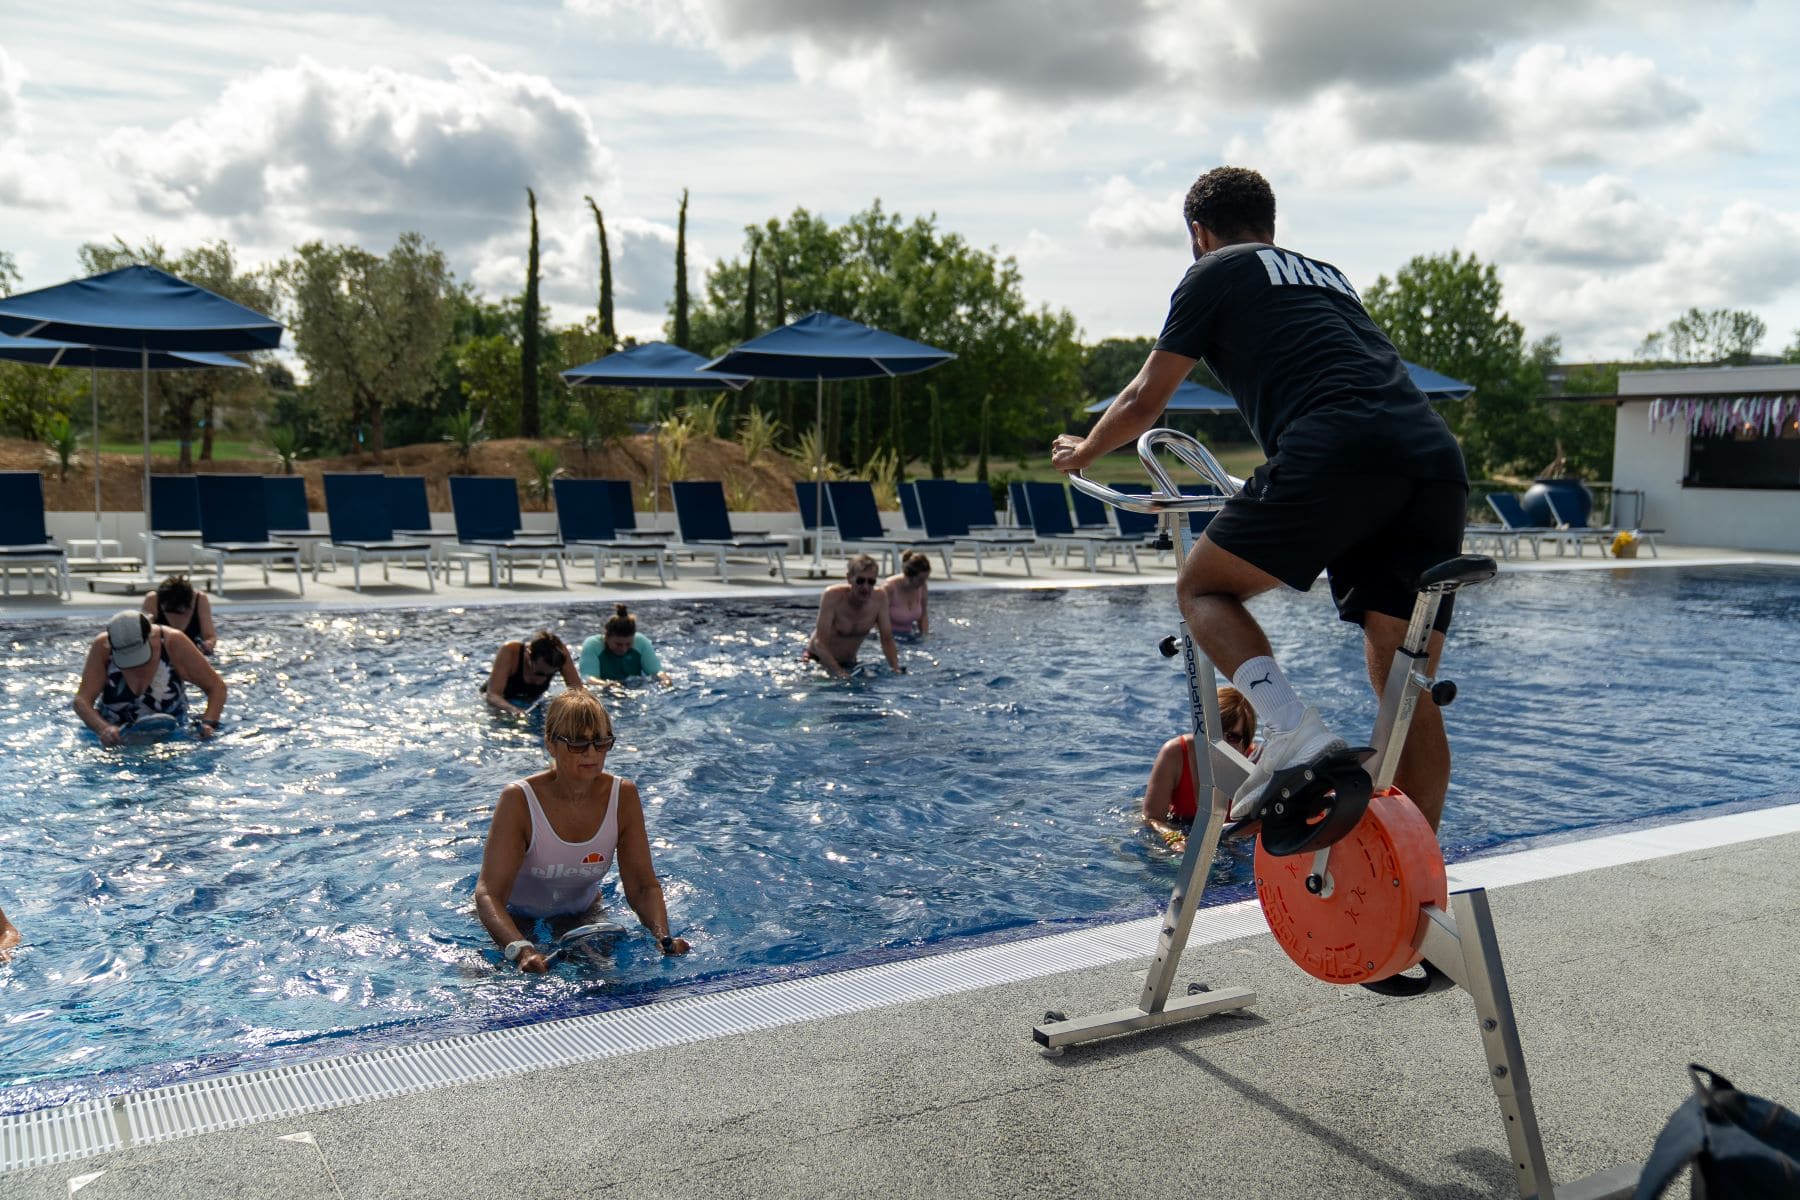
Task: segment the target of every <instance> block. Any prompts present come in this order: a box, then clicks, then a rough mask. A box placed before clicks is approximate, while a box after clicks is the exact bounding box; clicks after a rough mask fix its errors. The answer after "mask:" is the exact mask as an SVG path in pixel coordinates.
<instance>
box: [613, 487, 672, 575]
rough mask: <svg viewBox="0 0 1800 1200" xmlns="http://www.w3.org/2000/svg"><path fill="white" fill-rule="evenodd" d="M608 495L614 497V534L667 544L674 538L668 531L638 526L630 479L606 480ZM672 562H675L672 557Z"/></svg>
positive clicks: (635, 503)
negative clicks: (649, 539)
mask: <svg viewBox="0 0 1800 1200" xmlns="http://www.w3.org/2000/svg"><path fill="white" fill-rule="evenodd" d="M601 482H603V483H605V484H606V487H607V493H608V494H609V495H610V496H611V497H612V515H613V533H614V535H615V536H617V537H622V538H651V539H654V540H656V541H662V542H667V541H668V540H669V539H670V537H671V536H673V535H672V534H671V533H670V531H669V530H667V529H657V528H653V527H651V526H644V525H639V524H638V519H637V502H636V501H635V500H633V499H632V496H631V481H630V480H629V479H606V480H602V481H601ZM670 561H674V560H673V558H672V557H671V559H670Z"/></svg>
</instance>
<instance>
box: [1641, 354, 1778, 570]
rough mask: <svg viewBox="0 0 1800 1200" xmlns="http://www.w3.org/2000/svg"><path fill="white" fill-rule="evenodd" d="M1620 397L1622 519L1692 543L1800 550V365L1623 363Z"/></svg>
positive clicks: (1757, 548) (1693, 544) (1749, 548)
mask: <svg viewBox="0 0 1800 1200" xmlns="http://www.w3.org/2000/svg"><path fill="white" fill-rule="evenodd" d="M1618 404H1619V408H1618V414H1617V416H1616V417H1615V432H1616V435H1617V436H1616V440H1615V442H1614V445H1613V486H1614V487H1615V488H1617V489H1620V491H1621V492H1623V493H1626V494H1623V495H1620V496H1619V497H1618V507H1617V508H1615V511H1614V520H1615V522H1616V523H1620V524H1624V523H1626V522H1628V521H1631V522H1632V523H1635V524H1638V525H1640V526H1643V527H1646V528H1655V529H1663V530H1666V531H1667V532H1666V533H1665V534H1664V535H1663V540H1665V541H1669V542H1676V543H1680V544H1684V545H1690V546H1729V547H1734V548H1739V549H1745V550H1787V551H1800V366H1779V367H1689V368H1681V369H1674V370H1654V371H1623V372H1620V374H1619V399H1618ZM1631 491H1637V492H1641V493H1642V495H1643V502H1642V505H1641V506H1640V508H1639V510H1638V512H1637V513H1636V514H1634V513H1633V512H1632V511H1631V506H1630V497H1629V492H1631ZM1634 516H1635V521H1634V520H1633V518H1634Z"/></svg>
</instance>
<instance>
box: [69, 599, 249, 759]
mask: <svg viewBox="0 0 1800 1200" xmlns="http://www.w3.org/2000/svg"><path fill="white" fill-rule="evenodd" d="M183 680H185V681H187V682H188V683H191V684H193V685H194V686H195V687H197V688H199V689H200V690H201V691H202V692H205V693H206V712H205V713H204V714H203V715H202V716H201V718H200V720H199V721H197V722H196V723H195V728H194V733H195V735H196V736H198V737H200V738H209V737H211V736H212V735H213V733H214V732H215V731H216V730H217V729H218V728H219V714H220V713H221V712H223V711H224V708H225V681H224V680H223V679H221V678H219V673H218V672H217V671H215V670H213V668H212V664H211V663H209V662H207V661H206V656H205V655H203V654H201V653H200V651H199V649H198V648H197V647H195V645H194V643H193V642H192V641H190V640H189V639H188V636H187V635H186V634H185V633H182V632H181V631H180V630H177V629H170V628H169V627H168V626H166V625H153V624H151V623H150V618H149V617H147V616H145V615H144V614H143V613H141V612H138V611H136V610H135V609H126V610H125V611H124V612H121V613H117V614H115V615H114V616H113V619H112V620H110V621H108V622H107V623H106V632H105V633H103V634H101V635H100V636H99V637H97V638H95V639H94V644H93V645H91V646H89V647H88V656H87V665H86V666H84V667H82V669H81V686H80V688H79V689H77V691H76V693H75V712H76V715H78V716H79V717H80V718H81V719H82V720H83V721H85V722H86V723H87V727H88V728H89V729H92V730H93V731H94V732H95V733H96V734H98V735H99V737H100V741H101V743H102V744H103V745H107V746H116V745H118V744H119V741H120V735H121V734H122V732H123V730H124V727H125V726H128V725H130V724H131V723H132V722H133V721H135V720H137V719H138V718H139V717H143V716H147V715H148V714H150V713H164V714H167V715H169V716H172V717H176V718H181V717H185V716H186V715H187V689H186V688H185V687H183V686H182V681H183Z"/></svg>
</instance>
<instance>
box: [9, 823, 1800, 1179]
mask: <svg viewBox="0 0 1800 1200" xmlns="http://www.w3.org/2000/svg"><path fill="white" fill-rule="evenodd" d="M1794 832H1800V804H1797V805H1788V806H1784V807H1781V808H1773V809H1762V810H1757V811H1751V812H1743V813H1735V814H1731V815H1727V816H1722V817H1712V818H1705V819H1702V820H1698V821H1690V822H1686V823H1683V824H1680V825H1667V826H1659V827H1654V828H1649V829H1643V830H1638V831H1635V832H1631V833H1624V834H1618V835H1613V836H1609V837H1602V838H1594V839H1591V840H1589V841H1586V842H1578V843H1569V844H1563V845H1553V846H1546V847H1542V848H1538V849H1532V850H1526V851H1523V852H1520V853H1517V854H1510V855H1500V856H1496V857H1493V858H1487V859H1477V860H1473V861H1469V862H1464V863H1459V864H1457V865H1456V866H1454V867H1453V868H1452V870H1451V875H1452V886H1453V888H1463V887H1471V886H1485V887H1502V886H1505V885H1507V884H1511V883H1524V882H1528V881H1531V880H1535V879H1548V878H1554V877H1556V876H1558V875H1565V874H1569V873H1571V872H1574V871H1585V870H1592V869H1594V868H1596V867H1605V866H1615V865H1619V864H1623V863H1628V862H1637V861H1641V860H1644V859H1651V858H1660V857H1663V856H1665V855H1671V854H1681V853H1687V852H1690V851H1694V850H1700V849H1706V848H1709V847H1716V846H1723V845H1728V844H1731V843H1733V842H1741V841H1749V840H1752V839H1755V838H1761V837H1770V836H1775V835H1778V834H1784V833H1794ZM1160 921H1161V918H1160V917H1148V918H1144V919H1141V920H1136V921H1126V922H1123V923H1120V924H1116V925H1105V926H1097V927H1093V928H1088V929H1080V930H1074V931H1071V932H1068V933H1058V934H1050V935H1047V936H1045V937H1036V938H1026V939H1023V940H1020V941H1016V942H1008V943H1003V944H999V945H992V946H982V947H978V948H975V949H970V950H958V951H953V952H951V953H948V954H939V955H933V956H930V957H927V958H915V959H908V960H904V961H899V962H892V963H884V964H881V965H879V966H873V967H862V968H858V969H855V970H850V971H842V972H838V973H835V974H828V975H814V976H810V977H807V978H804V979H792V980H783V981H781V982H779V983H769V984H760V985H758V986H755V987H749V988H743V989H740V990H737V991H732V992H720V993H714V994H711V995H703V996H688V997H683V998H681V999H677V1000H670V1001H666V1002H662V1003H654V1004H647V1005H644V1006H642V1007H638V1008H628V1009H619V1010H615V1011H613V1012H605V1013H594V1014H590V1015H588V1016H581V1017H572V1018H569V1019H566V1020H561V1021H547V1022H543V1023H541V1024H537V1025H526V1026H519V1027H515V1028H510V1029H498V1030H493V1031H491V1032H487V1033H479V1034H471V1035H466V1036H462V1037H454V1038H446V1039H444V1040H442V1041H437V1042H428V1043H424V1044H421V1045H413V1046H396V1047H393V1048H391V1049H383V1050H375V1051H370V1052H368V1053H363V1054H354V1055H345V1056H343V1057H339V1058H330V1059H322V1060H319V1061H315V1062H309V1063H298V1064H293V1065H289V1066H282V1067H273V1068H269V1069H266V1070H261V1071H250V1072H246V1073H244V1074H241V1075H225V1076H219V1077H217V1078H213V1079H201V1080H194V1081H191V1082H185V1083H180V1084H174V1085H171V1086H169V1087H163V1088H156V1089H153V1090H150V1091H145V1092H138V1093H135V1094H132V1095H127V1096H123V1097H119V1098H117V1099H115V1100H113V1101H111V1102H110V1103H109V1101H107V1100H105V1099H86V1100H79V1101H75V1102H72V1103H69V1104H65V1105H62V1106H60V1107H57V1108H50V1109H42V1110H40V1111H37V1112H31V1113H23V1114H19V1115H15V1116H10V1117H0V1172H5V1171H13V1170H20V1169H23V1168H26V1167H38V1166H46V1165H49V1164H52V1163H58V1162H65V1161H68V1160H70V1159H75V1158H82V1157H86V1156H87V1155H91V1154H99V1153H103V1152H105V1151H108V1150H119V1149H124V1148H125V1147H126V1146H127V1145H139V1144H143V1143H150V1142H164V1141H169V1140H171V1139H174V1138H181V1137H188V1136H191V1135H194V1134H199V1133H209V1132H213V1131H216V1130H221V1129H230V1128H234V1127H237V1126H242V1125H250V1124H254V1123H257V1122H260V1121H268V1120H274V1119H277V1118H281V1117H291V1116H297V1115H299V1114H302V1113H308V1112H319V1111H321V1110H324V1109H330V1108H341V1107H344V1106H346V1105H351V1104H360V1103H363V1102H364V1101H369V1100H380V1099H386V1098H389V1097H393V1096H402V1095H406V1094H408V1093H411V1092H421V1091H427V1090H429V1089H432V1088H441V1087H449V1086H452V1085H455V1084H460V1083H473V1082H476V1081H479V1080H483V1079H493V1078H496V1077H499V1076H503V1075H516V1074H520V1073H523V1072H526V1071H535V1070H540V1069H543V1068H545V1067H556V1066H566V1065H569V1064H573V1063H581V1062H591V1061H593V1060H595V1059H601V1058H611V1057H614V1056H616V1055H621V1054H631V1053H635V1052H637V1051H641V1050H652V1049H658V1048H662V1047H667V1046H674V1045H680V1044H683V1043H687V1042H696V1041H704V1040H707V1039H710V1038H716V1037H726V1036H730V1035H732V1034H738V1033H749V1032H753V1031H756V1030H760V1029H772V1028H775V1027H777V1026H780V1025H790V1024H794V1023H796V1022H801V1021H810V1020H815V1019H818V1018H820V1017H831V1016H839V1015H842V1014H845V1013H852V1012H861V1011H865V1010H867V1009H871V1008H880V1007H884V1006H886V1005H891V1004H901V1003H905V1002H907V1001H911V1000H928V999H932V998H935V997H939V996H947V995H952V994H954V993H956V992H963V991H970V990H973V989H975V988H981V987H991V986H993V985H996V984H1003V983H1016V982H1020V981H1023V980H1027V979H1037V978H1041V977H1043V976H1046V975H1054V974H1058V973H1060V972H1063V971H1074V970H1081V969H1083V968H1086V967H1098V966H1107V965H1110V964H1113V963H1119V962H1127V961H1130V960H1133V959H1140V958H1148V957H1149V956H1150V955H1151V954H1152V953H1153V952H1154V947H1155V942H1156V936H1157V931H1158V927H1159V925H1160ZM1266 931H1267V926H1266V925H1265V924H1264V922H1263V918H1262V913H1261V910H1260V909H1259V907H1258V906H1257V903H1256V901H1254V900H1244V901H1240V902H1238V903H1235V904H1226V905H1220V906H1218V907H1216V908H1208V909H1203V910H1201V911H1200V912H1199V913H1198V914H1197V915H1196V916H1195V918H1194V925H1193V931H1192V933H1191V934H1190V936H1189V939H1188V946H1189V947H1190V948H1192V947H1195V946H1202V945H1208V944H1211V943H1216V942H1223V941H1230V940H1232V939H1235V938H1240V937H1248V936H1252V935H1256V934H1260V933H1264V932H1266ZM114 1105H116V1106H117V1108H118V1110H119V1111H118V1113H117V1116H119V1117H120V1118H121V1120H119V1121H115V1119H114V1117H115V1113H114V1112H113V1111H112V1109H113V1106H114ZM121 1125H123V1127H124V1129H123V1132H121V1129H120V1126H121Z"/></svg>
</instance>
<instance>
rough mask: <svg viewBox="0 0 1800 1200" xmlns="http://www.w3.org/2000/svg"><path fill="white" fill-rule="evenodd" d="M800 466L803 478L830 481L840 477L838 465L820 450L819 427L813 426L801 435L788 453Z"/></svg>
mask: <svg viewBox="0 0 1800 1200" xmlns="http://www.w3.org/2000/svg"><path fill="white" fill-rule="evenodd" d="M788 457H789V458H791V459H793V460H794V461H795V463H797V464H798V465H799V467H800V477H801V478H802V479H821V478H822V479H824V481H825V482H826V483H830V482H831V481H832V480H833V479H836V478H838V475H839V472H838V469H837V465H836V464H835V463H833V462H832V461H831V460H830V459H829V458H826V457H825V456H824V455H823V454H821V453H820V452H819V427H818V426H817V425H815V426H813V427H812V428H811V429H809V430H807V431H806V432H805V433H803V434H801V435H800V440H799V441H797V442H795V443H794V449H793V451H792V452H791V453H789V455H788Z"/></svg>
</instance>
